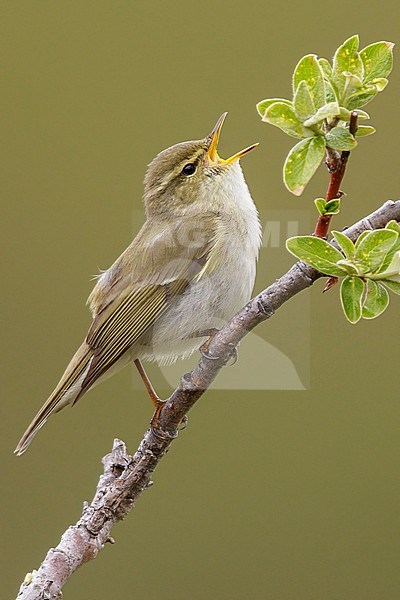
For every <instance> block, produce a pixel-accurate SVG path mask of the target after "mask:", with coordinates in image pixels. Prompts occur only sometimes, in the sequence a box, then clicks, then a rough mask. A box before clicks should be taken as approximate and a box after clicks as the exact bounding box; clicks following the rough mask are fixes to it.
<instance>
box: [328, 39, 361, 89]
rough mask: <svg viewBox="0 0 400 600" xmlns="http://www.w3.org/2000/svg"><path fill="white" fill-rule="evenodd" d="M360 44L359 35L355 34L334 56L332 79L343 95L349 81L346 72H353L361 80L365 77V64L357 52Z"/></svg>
mask: <svg viewBox="0 0 400 600" xmlns="http://www.w3.org/2000/svg"><path fill="white" fill-rule="evenodd" d="M358 44H359V39H358V35H353V36H352V37H351V38H349V39H348V40H346V41H345V42H344V43H343V44H342V45H341V46H340V47H339V48H338V49H337V50H336V53H335V56H334V58H333V73H332V79H333V82H334V83H335V84H336V86H337V88H338V91H339V93H340V95H341V96H342V94H343V92H344V91H345V86H346V84H347V83H348V82H347V78H346V75H345V74H344V73H346V72H347V73H351V74H352V75H355V76H356V77H358V78H359V79H361V80H362V78H363V74H364V66H363V63H362V60H361V58H360V55H359V54H358V52H357V50H358Z"/></svg>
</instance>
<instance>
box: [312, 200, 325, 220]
mask: <svg viewBox="0 0 400 600" xmlns="http://www.w3.org/2000/svg"><path fill="white" fill-rule="evenodd" d="M314 204H315V206H316V207H317V211H318V212H319V214H320V215H321V216H322V217H323V216H324V214H325V207H326V200H325V198H315V200H314Z"/></svg>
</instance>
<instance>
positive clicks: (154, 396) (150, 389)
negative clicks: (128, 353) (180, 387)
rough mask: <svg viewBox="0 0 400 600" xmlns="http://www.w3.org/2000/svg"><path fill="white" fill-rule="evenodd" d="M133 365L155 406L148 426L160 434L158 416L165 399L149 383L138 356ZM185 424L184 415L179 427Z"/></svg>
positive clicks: (181, 427)
mask: <svg viewBox="0 0 400 600" xmlns="http://www.w3.org/2000/svg"><path fill="white" fill-rule="evenodd" d="M133 362H134V364H135V367H136V368H137V370H138V371H139V375H140V377H141V378H142V381H143V383H144V385H145V388H146V390H147V393H148V394H149V396H150V400H151V401H152V403H153V405H154V406H155V411H154V414H153V416H152V418H151V421H150V426H151V428H152V429H153V431H154V432H155V433H156V435H160V433H159V432H160V429H161V428H160V424H159V418H160V413H161V411H162V408H163V406H164V404H165V402H166V400H162V399H161V398H160V397H159V396H158V394H157V392H156V391H155V389H154V387H153V384H152V383H151V381H150V379H149V376H148V375H147V373H146V371H145V369H144V367H143V365H142V363H141V362H140V360H139V359H138V358H136V359H135V360H134V361H133ZM186 425H187V417H185V418H184V419H183V420H182V422H181V426H180V429H184V428H185V427H186ZM164 434H165V432H164V433H163V434H161V437H163V436H164Z"/></svg>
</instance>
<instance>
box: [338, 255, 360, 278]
mask: <svg viewBox="0 0 400 600" xmlns="http://www.w3.org/2000/svg"><path fill="white" fill-rule="evenodd" d="M337 264H338V265H339V267H343V269H345V271H346V273H347V275H362V273H360V271H359V269H358V266H357V265H355V264H354V262H353V261H352V260H350V259H348V258H344V259H343V260H338V261H337Z"/></svg>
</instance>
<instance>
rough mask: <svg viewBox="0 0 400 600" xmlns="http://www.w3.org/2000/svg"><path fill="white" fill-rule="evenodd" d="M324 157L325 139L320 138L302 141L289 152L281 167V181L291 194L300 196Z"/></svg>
mask: <svg viewBox="0 0 400 600" xmlns="http://www.w3.org/2000/svg"><path fill="white" fill-rule="evenodd" d="M324 156H325V139H324V138H323V137H322V136H318V137H313V138H307V139H306V140H302V141H301V142H299V143H298V144H296V145H295V146H294V147H293V148H292V149H291V150H290V152H289V154H288V156H287V158H286V161H285V164H284V166H283V179H284V182H285V185H286V187H287V189H288V190H289V191H290V192H292V194H294V195H295V196H300V195H301V194H302V192H303V190H304V188H305V187H306V185H307V183H308V182H309V181H310V179H311V177H312V176H313V175H314V173H315V171H316V170H317V168H318V166H319V165H320V164H321V162H322V161H323V159H324Z"/></svg>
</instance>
